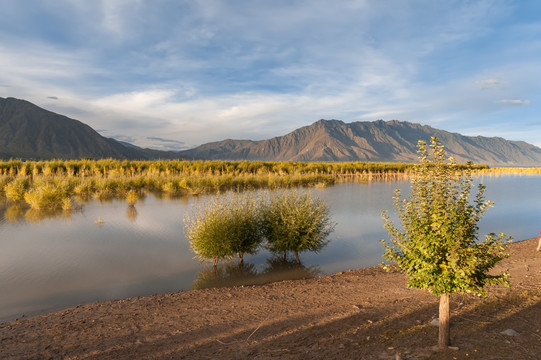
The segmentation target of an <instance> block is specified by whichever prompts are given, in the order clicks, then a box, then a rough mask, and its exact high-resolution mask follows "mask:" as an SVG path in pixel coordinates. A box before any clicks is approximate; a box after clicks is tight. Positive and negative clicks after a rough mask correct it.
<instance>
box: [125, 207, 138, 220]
mask: <svg viewBox="0 0 541 360" xmlns="http://www.w3.org/2000/svg"><path fill="white" fill-rule="evenodd" d="M137 215H139V213H138V212H137V209H136V208H135V206H131V205H129V206H128V208H127V209H126V218H128V220H129V221H130V222H132V223H134V222H135V221H136V220H137Z"/></svg>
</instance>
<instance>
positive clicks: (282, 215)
mask: <svg viewBox="0 0 541 360" xmlns="http://www.w3.org/2000/svg"><path fill="white" fill-rule="evenodd" d="M262 217H263V233H264V236H265V238H266V240H267V247H268V248H269V250H271V251H273V252H283V253H284V258H286V256H287V251H293V253H294V254H295V259H296V260H297V263H300V259H299V252H302V251H314V252H318V251H320V250H321V249H322V248H323V247H325V245H327V243H328V241H327V237H328V236H329V235H330V233H331V232H332V231H333V230H334V223H332V222H331V218H330V211H329V208H328V206H327V204H326V203H325V202H324V201H323V200H321V199H319V198H314V197H312V195H311V193H310V192H299V191H296V190H293V191H284V192H281V193H279V194H278V195H277V196H275V197H273V198H272V199H271V200H270V201H269V202H268V203H267V204H266V205H265V208H264V210H263V213H262Z"/></svg>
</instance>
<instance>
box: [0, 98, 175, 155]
mask: <svg viewBox="0 0 541 360" xmlns="http://www.w3.org/2000/svg"><path fill="white" fill-rule="evenodd" d="M0 158H2V159H9V158H16V159H36V160H40V159H54V158H56V159H79V158H95V159H102V158H116V159H155V158H179V155H177V154H175V153H171V152H164V151H157V150H151V149H141V148H138V147H136V146H133V145H132V146H125V145H123V144H121V143H120V142H118V141H116V140H114V139H110V138H106V137H103V136H101V135H100V134H98V133H97V132H96V131H95V130H93V129H92V128H91V127H90V126H88V125H86V124H83V123H82V122H80V121H78V120H74V119H70V118H68V117H67V116H64V115H59V114H56V113H53V112H51V111H48V110H45V109H42V108H40V107H38V106H36V105H34V104H32V103H30V102H28V101H25V100H19V99H15V98H6V99H4V98H1V97H0Z"/></svg>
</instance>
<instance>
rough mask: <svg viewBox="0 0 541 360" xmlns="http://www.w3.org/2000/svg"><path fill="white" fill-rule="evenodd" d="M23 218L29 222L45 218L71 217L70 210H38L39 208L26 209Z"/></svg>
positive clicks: (65, 218)
mask: <svg viewBox="0 0 541 360" xmlns="http://www.w3.org/2000/svg"><path fill="white" fill-rule="evenodd" d="M24 219H25V220H26V221H27V222H29V223H39V222H41V221H42V220H45V219H63V220H69V219H71V211H63V210H59V209H56V210H39V209H28V210H27V211H26V213H25V214H24Z"/></svg>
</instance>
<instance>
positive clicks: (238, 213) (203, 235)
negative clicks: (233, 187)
mask: <svg viewBox="0 0 541 360" xmlns="http://www.w3.org/2000/svg"><path fill="white" fill-rule="evenodd" d="M256 204H257V199H256V197H255V195H254V193H252V192H250V193H244V194H237V193H234V194H233V195H231V196H229V197H227V196H221V197H216V198H215V199H214V201H213V202H211V203H209V204H203V206H202V207H199V208H197V209H196V210H195V213H194V214H192V215H188V216H187V217H186V218H185V225H186V236H187V238H188V240H189V241H190V246H191V248H192V250H193V251H194V252H195V253H196V255H197V257H198V258H199V259H201V260H208V259H212V261H213V264H214V266H216V265H217V264H218V261H219V260H221V259H226V258H231V257H233V256H234V255H235V254H238V256H239V259H240V262H241V263H242V262H243V260H244V254H253V253H255V252H256V251H257V248H258V246H259V245H260V244H261V242H262V240H263V236H262V232H261V220H260V213H259V209H258V207H257V205H256Z"/></svg>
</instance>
